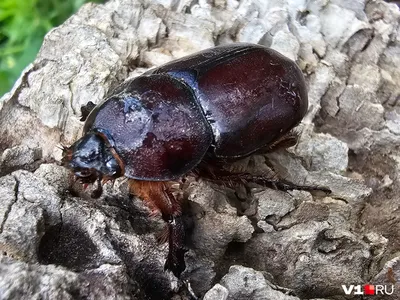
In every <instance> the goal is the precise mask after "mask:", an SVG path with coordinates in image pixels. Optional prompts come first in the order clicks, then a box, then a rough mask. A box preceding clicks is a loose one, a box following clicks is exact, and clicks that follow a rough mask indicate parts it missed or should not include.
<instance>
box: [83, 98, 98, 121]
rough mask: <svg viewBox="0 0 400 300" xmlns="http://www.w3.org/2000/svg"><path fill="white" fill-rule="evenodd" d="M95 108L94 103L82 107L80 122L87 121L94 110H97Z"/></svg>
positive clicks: (90, 102)
mask: <svg viewBox="0 0 400 300" xmlns="http://www.w3.org/2000/svg"><path fill="white" fill-rule="evenodd" d="M95 107H96V104H94V103H93V102H92V101H89V102H88V103H86V104H85V105H82V106H81V119H80V121H82V122H84V121H86V119H87V117H88V116H89V114H90V113H91V111H92V110H93V108H95Z"/></svg>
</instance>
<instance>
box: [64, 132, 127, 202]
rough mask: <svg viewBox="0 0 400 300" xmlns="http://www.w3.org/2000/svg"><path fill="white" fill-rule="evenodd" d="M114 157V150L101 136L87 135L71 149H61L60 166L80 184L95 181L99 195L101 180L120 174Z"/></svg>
mask: <svg viewBox="0 0 400 300" xmlns="http://www.w3.org/2000/svg"><path fill="white" fill-rule="evenodd" d="M115 155H116V153H115V150H114V149H113V147H112V146H110V144H109V143H108V142H107V140H106V138H105V137H104V136H103V135H102V134H99V133H97V132H95V133H87V134H86V135H84V136H83V137H82V138H81V139H79V140H78V141H76V142H75V143H74V144H73V145H72V146H71V147H69V148H64V149H63V159H62V164H63V165H64V166H66V167H67V168H70V169H71V170H72V171H73V172H74V173H75V176H76V177H77V178H78V179H79V180H80V181H81V182H82V183H94V182H95V181H96V180H97V181H98V185H99V186H98V191H97V193H100V195H101V180H102V179H104V180H109V179H115V178H117V177H120V176H121V174H122V170H121V166H120V165H119V164H118V161H117V158H116V157H115ZM100 195H98V196H100Z"/></svg>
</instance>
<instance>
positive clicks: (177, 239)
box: [129, 179, 187, 278]
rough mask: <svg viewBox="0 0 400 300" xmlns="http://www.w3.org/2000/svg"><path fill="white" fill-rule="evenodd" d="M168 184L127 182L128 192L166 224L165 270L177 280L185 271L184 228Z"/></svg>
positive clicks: (131, 180) (180, 210) (180, 214)
mask: <svg viewBox="0 0 400 300" xmlns="http://www.w3.org/2000/svg"><path fill="white" fill-rule="evenodd" d="M170 185H171V184H170V183H169V182H163V181H140V180H133V179H130V180H129V186H130V191H131V192H132V193H134V194H135V195H136V196H138V197H139V198H141V199H142V200H143V201H144V202H145V203H146V204H147V205H148V206H149V208H150V209H151V210H152V211H155V210H156V211H159V212H160V213H161V216H162V218H163V220H164V221H165V222H166V223H167V229H168V234H167V236H166V239H167V240H168V256H167V259H166V262H165V265H164V269H165V270H169V271H171V272H172V273H173V274H174V275H175V276H176V277H177V278H179V277H180V275H181V273H182V272H183V271H184V270H185V268H186V265H185V260H184V255H185V252H186V251H187V250H186V249H185V247H184V240H185V228H184V223H183V220H182V209H181V203H180V201H179V200H178V199H177V198H176V197H175V196H174V195H173V194H172V193H171V191H170Z"/></svg>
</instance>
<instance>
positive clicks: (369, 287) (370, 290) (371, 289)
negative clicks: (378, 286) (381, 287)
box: [364, 284, 375, 295]
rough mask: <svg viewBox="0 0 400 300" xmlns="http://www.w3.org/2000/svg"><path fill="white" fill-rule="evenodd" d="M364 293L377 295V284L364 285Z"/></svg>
mask: <svg viewBox="0 0 400 300" xmlns="http://www.w3.org/2000/svg"><path fill="white" fill-rule="evenodd" d="M364 295H375V286H373V285H372V284H366V285H364Z"/></svg>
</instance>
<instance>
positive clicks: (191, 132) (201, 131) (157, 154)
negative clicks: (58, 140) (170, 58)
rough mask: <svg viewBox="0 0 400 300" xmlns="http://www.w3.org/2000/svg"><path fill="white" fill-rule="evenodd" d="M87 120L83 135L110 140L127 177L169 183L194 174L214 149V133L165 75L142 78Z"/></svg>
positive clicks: (185, 91) (187, 92) (186, 92)
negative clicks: (94, 132) (103, 134)
mask: <svg viewBox="0 0 400 300" xmlns="http://www.w3.org/2000/svg"><path fill="white" fill-rule="evenodd" d="M117 91H118V93H116V94H114V95H113V96H112V97H110V98H109V99H107V100H106V101H105V102H103V103H102V104H101V105H99V106H98V107H96V109H95V110H94V111H93V112H92V113H91V114H90V115H89V117H88V120H87V121H86V124H85V129H84V130H85V132H88V131H91V130H94V129H96V130H101V131H103V132H104V131H105V132H106V133H107V136H109V137H110V138H112V140H113V141H112V142H113V143H114V148H115V150H116V151H117V153H118V154H119V156H120V158H121V159H122V161H123V162H124V165H125V176H127V177H131V178H136V179H140V180H157V181H158V180H171V179H175V178H177V177H180V176H182V175H184V174H185V173H187V172H188V171H190V170H191V169H193V168H194V167H195V166H196V165H197V164H198V163H199V162H200V160H201V159H202V158H203V156H204V154H205V153H206V152H207V150H208V148H209V147H210V145H211V143H212V131H211V129H210V127H209V125H208V123H207V120H206V119H205V116H204V114H203V113H202V110H201V108H200V107H199V105H198V103H197V102H196V101H195V99H194V94H193V93H192V92H191V89H189V88H188V87H187V86H186V85H185V84H184V83H182V82H180V81H178V80H176V79H174V78H171V77H170V76H168V75H152V76H140V77H137V78H136V79H133V80H129V81H127V82H125V83H124V84H123V85H122V86H120V87H119V88H118V90H117Z"/></svg>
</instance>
